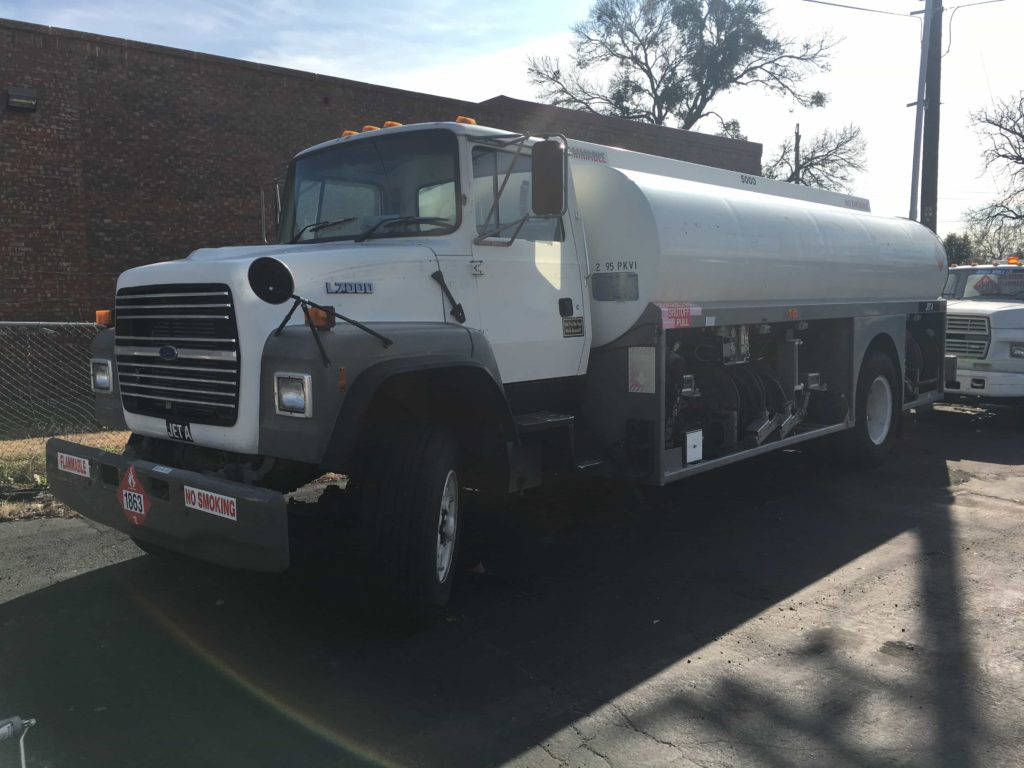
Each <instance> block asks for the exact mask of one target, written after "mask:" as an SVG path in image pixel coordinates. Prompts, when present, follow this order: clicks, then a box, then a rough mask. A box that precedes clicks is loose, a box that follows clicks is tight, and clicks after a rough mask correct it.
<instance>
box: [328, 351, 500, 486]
mask: <svg viewBox="0 0 1024 768" xmlns="http://www.w3.org/2000/svg"><path fill="white" fill-rule="evenodd" d="M488 351H489V347H488ZM426 371H437V372H442V371H451V372H453V373H454V372H458V373H459V375H466V374H470V375H474V374H475V375H476V376H477V377H478V382H480V383H481V384H483V386H485V387H486V390H485V393H486V394H485V397H486V398H487V399H488V400H489V401H490V404H491V407H493V408H495V409H496V412H497V416H498V419H499V421H500V424H501V430H502V433H503V437H504V438H505V440H506V442H511V443H518V439H519V438H518V434H517V431H516V428H515V422H514V420H513V418H512V409H511V408H510V407H509V404H508V399H507V398H506V396H505V392H504V390H503V388H502V386H501V384H499V383H498V380H497V377H496V376H495V371H494V370H492V369H491V368H490V366H488V365H487V364H486V363H485V362H483V361H481V360H474V359H472V358H459V357H455V356H447V355H445V356H439V355H423V356H416V357H403V358H399V359H394V360H386V361H384V362H381V363H377V364H376V365H374V366H372V367H371V368H368V369H367V370H365V371H364V372H363V373H362V374H360V376H359V378H357V379H356V381H355V383H354V384H353V385H352V387H351V389H350V391H349V393H348V396H347V397H346V398H345V401H344V403H343V404H342V407H341V412H340V413H339V414H338V419H337V421H336V423H335V425H334V430H333V432H332V433H331V437H330V440H329V441H328V444H327V449H326V450H325V452H324V457H323V460H322V461H321V467H322V468H323V469H325V470H329V469H335V470H337V469H338V468H339V467H344V466H346V464H347V462H348V460H349V458H350V457H351V455H352V451H353V449H354V448H355V445H356V441H357V440H358V438H359V432H360V429H361V427H362V424H363V418H364V417H365V416H366V412H367V410H368V409H369V407H370V403H371V402H372V401H373V398H374V396H375V395H376V394H377V393H378V392H379V391H380V389H381V388H382V387H383V386H384V385H385V384H387V382H388V381H390V380H392V379H394V378H395V377H396V376H401V375H402V374H408V373H421V372H426Z"/></svg>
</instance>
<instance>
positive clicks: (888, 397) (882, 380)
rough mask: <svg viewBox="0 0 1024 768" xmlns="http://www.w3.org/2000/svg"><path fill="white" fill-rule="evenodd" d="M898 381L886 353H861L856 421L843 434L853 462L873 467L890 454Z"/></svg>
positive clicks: (895, 418) (895, 422) (896, 412)
mask: <svg viewBox="0 0 1024 768" xmlns="http://www.w3.org/2000/svg"><path fill="white" fill-rule="evenodd" d="M898 383H899V380H898V379H897V376H896V368H895V366H893V364H892V360H891V359H889V356H888V355H885V354H883V353H881V352H878V351H875V350H872V351H870V352H868V353H867V354H866V355H865V356H864V362H863V363H862V364H861V367H860V376H859V377H858V380H857V401H856V411H855V416H856V424H855V425H854V427H853V428H852V429H851V430H849V431H848V432H847V434H846V448H847V454H848V455H849V457H850V458H851V460H852V461H853V462H854V463H856V464H859V465H860V466H863V467H876V466H878V465H879V464H881V463H882V462H883V461H884V460H885V458H886V456H888V455H889V451H890V450H891V448H892V440H893V432H894V431H895V427H896V424H897V421H898V419H899V414H900V410H899V399H898V396H897V392H898V391H899V390H898V389H897V386H898Z"/></svg>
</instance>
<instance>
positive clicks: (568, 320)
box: [562, 317, 583, 339]
mask: <svg viewBox="0 0 1024 768" xmlns="http://www.w3.org/2000/svg"><path fill="white" fill-rule="evenodd" d="M582 335H583V318H582V317H563V318H562V336H564V337H565V338H567V339H568V338H570V337H573V336H582Z"/></svg>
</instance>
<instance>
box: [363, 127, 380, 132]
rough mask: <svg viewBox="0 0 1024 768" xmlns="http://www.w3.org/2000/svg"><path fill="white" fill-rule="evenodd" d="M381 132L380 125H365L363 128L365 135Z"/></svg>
mask: <svg viewBox="0 0 1024 768" xmlns="http://www.w3.org/2000/svg"><path fill="white" fill-rule="evenodd" d="M379 130H380V126H379V125H364V126H363V132H364V133H365V132H366V131H379Z"/></svg>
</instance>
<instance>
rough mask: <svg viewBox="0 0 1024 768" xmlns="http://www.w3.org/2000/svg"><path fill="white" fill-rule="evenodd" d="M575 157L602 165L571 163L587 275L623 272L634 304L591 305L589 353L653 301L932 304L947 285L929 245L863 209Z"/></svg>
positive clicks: (754, 181)
mask: <svg viewBox="0 0 1024 768" xmlns="http://www.w3.org/2000/svg"><path fill="white" fill-rule="evenodd" d="M572 146H573V147H574V148H576V147H577V146H579V145H578V143H575V142H574V143H573V144H572ZM583 146H586V147H588V148H590V152H591V153H594V152H598V151H600V152H603V153H604V156H605V157H607V162H608V164H607V165H605V164H600V163H595V162H592V161H587V160H572V161H571V166H572V175H573V180H574V181H575V183H576V197H577V201H578V205H579V211H580V216H581V217H582V218H583V220H584V221H585V222H586V228H587V247H588V251H589V255H590V266H591V270H592V271H593V272H594V273H595V274H596V273H599V272H601V271H602V270H607V271H611V270H610V269H609V265H612V269H615V267H616V265H618V264H619V263H620V262H622V261H624V260H625V261H632V262H634V263H635V267H634V268H633V269H632V270H630V271H633V272H636V275H637V282H638V286H637V289H638V294H639V299H638V300H637V301H631V302H602V303H596V302H595V304H594V317H593V333H594V341H593V343H594V345H601V344H605V343H607V342H609V341H611V340H612V339H615V338H617V337H618V336H620V335H622V334H623V333H625V332H626V331H627V330H629V328H630V327H632V325H633V324H634V323H635V322H636V321H637V319H638V317H639V315H640V311H641V309H642V307H644V306H646V305H647V304H648V303H651V302H654V303H662V302H668V303H672V302H686V303H691V304H695V305H703V304H710V303H717V302H733V303H747V304H766V303H768V304H771V303H779V304H786V305H788V306H796V305H801V304H823V303H831V302H874V301H899V300H913V299H915V298H918V297H920V296H938V294H939V293H940V292H941V290H942V286H943V284H944V283H945V279H946V254H945V251H943V249H942V244H941V242H940V241H939V240H938V238H936V237H935V235H934V234H933V233H931V232H930V231H929V230H927V229H925V228H924V227H922V226H921V225H919V224H918V223H917V222H913V221H909V220H906V219H896V218H889V217H882V216H875V215H872V214H870V213H869V212H868V211H867V209H868V204H867V201H866V200H863V199H860V198H853V197H849V196H846V195H839V194H830V193H827V192H823V191H821V190H810V189H804V190H800V191H803V192H805V194H804V195H803V196H802V197H803V198H804V199H800V198H794V197H789V196H788V195H787V193H788V192H790V191H791V190H792V185H788V184H784V183H782V182H777V181H772V180H769V179H764V178H760V177H754V176H747V175H745V174H735V173H729V172H726V171H719V170H717V169H711V168H704V167H701V166H694V165H692V164H689V163H682V162H678V161H673V160H668V159H664V158H654V157H651V156H648V155H640V154H638V153H634V152H628V151H625V150H610V149H603V148H602V149H600V150H598V149H595V148H593V145H583ZM578 154H580V156H581V157H587V156H591V157H593V156H594V154H589V155H588V154H587V153H584V152H579V153H578ZM612 164H614V165H612ZM741 179H742V181H739V184H740V186H739V187H737V186H735V184H736V182H737V181H738V180H741ZM722 182H725V183H724V184H723V183H722ZM730 182H731V183H730ZM783 195H786V196H783ZM624 255H628V258H624ZM616 271H618V270H616Z"/></svg>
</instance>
